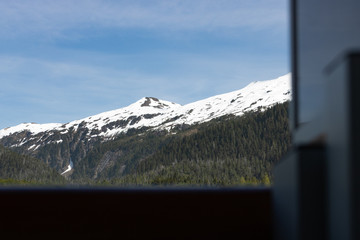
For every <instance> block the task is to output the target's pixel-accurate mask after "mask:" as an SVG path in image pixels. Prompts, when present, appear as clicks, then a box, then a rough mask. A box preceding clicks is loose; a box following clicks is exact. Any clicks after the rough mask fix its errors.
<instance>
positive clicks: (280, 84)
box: [0, 74, 291, 150]
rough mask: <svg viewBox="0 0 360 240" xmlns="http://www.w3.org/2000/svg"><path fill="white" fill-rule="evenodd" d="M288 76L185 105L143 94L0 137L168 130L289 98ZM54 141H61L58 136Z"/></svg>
mask: <svg viewBox="0 0 360 240" xmlns="http://www.w3.org/2000/svg"><path fill="white" fill-rule="evenodd" d="M290 78H291V75H290V74H286V75H284V76H281V77H279V78H277V79H273V80H267V81H257V82H252V83H250V84H248V85H247V86H246V87H244V88H242V89H240V90H236V91H233V92H229V93H225V94H220V95H216V96H213V97H209V98H206V99H203V100H199V101H196V102H193V103H189V104H185V105H180V104H177V103H173V102H169V101H166V100H160V99H158V98H155V97H144V98H141V99H140V100H138V101H136V102H135V103H133V104H131V105H129V106H127V107H124V108H119V109H116V110H111V111H107V112H103V113H99V114H96V115H93V116H89V117H86V118H82V119H79V120H75V121H71V122H69V123H65V124H63V123H47V124H36V123H22V124H19V125H17V126H13V127H9V128H4V129H1V130H0V139H3V138H5V137H8V136H11V135H14V134H19V133H22V132H26V133H27V134H25V135H26V137H25V138H22V139H21V141H18V142H16V143H14V144H12V145H11V146H10V147H19V146H22V145H24V144H25V143H26V141H27V140H29V139H32V138H36V135H39V134H41V133H45V132H51V131H57V132H58V133H60V134H66V133H68V132H69V131H77V130H78V129H79V128H86V129H87V130H88V131H87V133H86V139H87V140H88V141H89V140H91V139H92V138H101V139H102V140H108V139H112V138H114V137H115V136H117V135H119V134H121V133H126V132H127V131H128V130H129V129H141V128H149V129H153V130H167V131H169V132H170V131H172V130H173V129H174V128H175V127H176V126H179V125H184V124H187V125H192V124H197V123H203V122H207V121H210V120H212V119H214V118H218V117H222V116H224V115H230V114H231V115H235V116H241V115H242V114H244V113H245V112H248V111H252V110H264V109H266V108H268V107H270V106H272V105H274V104H275V103H282V102H285V101H288V100H290V99H291V87H290ZM30 136H31V137H30ZM56 141H57V143H60V142H61V139H58V140H56ZM56 141H55V142H56ZM59 141H60V142H59ZM55 142H54V141H53V142H51V143H55ZM30 147H32V148H33V149H34V148H36V147H38V146H36V145H35V146H34V145H31V146H30ZM30 147H29V148H30ZM29 150H30V149H29Z"/></svg>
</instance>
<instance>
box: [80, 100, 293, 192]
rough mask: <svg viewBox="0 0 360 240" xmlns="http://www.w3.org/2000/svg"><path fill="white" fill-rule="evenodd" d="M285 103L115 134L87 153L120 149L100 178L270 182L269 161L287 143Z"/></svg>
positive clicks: (118, 180)
mask: <svg viewBox="0 0 360 240" xmlns="http://www.w3.org/2000/svg"><path fill="white" fill-rule="evenodd" d="M287 107H288V103H284V104H278V105H275V106H274V107H272V108H270V109H268V110H266V111H264V112H249V113H247V114H245V115H244V116H242V117H234V116H226V117H223V118H220V119H216V120H213V121H211V122H208V123H204V124H201V125H196V126H192V127H189V128H188V129H187V130H185V131H181V132H179V133H178V134H176V135H168V134H164V133H163V134H161V133H156V135H155V133H148V134H146V135H142V136H141V137H139V136H137V137H134V138H133V139H132V140H130V141H129V140H128V139H127V138H120V139H118V140H117V141H114V142H112V143H107V144H104V145H101V147H98V148H96V150H95V151H93V152H92V153H91V154H90V155H89V157H90V158H91V159H93V160H95V159H96V157H94V155H92V154H98V157H97V158H100V157H101V156H104V153H105V152H109V151H110V149H112V150H113V151H114V152H118V153H119V152H121V154H120V155H121V156H122V157H119V159H121V161H117V162H116V163H117V164H115V165H114V166H113V167H112V168H111V171H108V172H106V174H103V175H101V176H102V177H100V178H98V182H101V183H104V184H115V185H123V186H126V185H188V184H190V185H201V186H213V185H220V186H233V185H239V184H240V185H241V184H270V183H271V182H272V169H273V167H274V165H275V164H276V163H278V161H279V160H280V158H281V157H282V156H283V155H284V154H285V153H286V151H287V150H288V148H289V146H290V134H289V127H288V112H287ZM133 142H136V146H135V147H133V144H132V143H133ZM129 149H131V150H130V151H129ZM114 152H113V153H114ZM129 152H130V154H129ZM86 162H89V161H86ZM95 165H96V164H95ZM104 173H105V172H104Z"/></svg>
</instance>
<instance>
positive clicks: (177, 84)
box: [0, 0, 289, 129]
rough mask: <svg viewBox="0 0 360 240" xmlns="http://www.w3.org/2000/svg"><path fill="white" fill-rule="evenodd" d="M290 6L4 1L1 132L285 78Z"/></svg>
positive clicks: (273, 2)
mask: <svg viewBox="0 0 360 240" xmlns="http://www.w3.org/2000/svg"><path fill="white" fill-rule="evenodd" d="M288 27H289V26H288V6H287V0H161V1H160V0H138V1H137V0H116V1H115V0H114V1H105V0H92V1H90V0H62V1H53V0H47V1H46V0H32V1H25V0H23V1H20V0H12V1H5V0H4V1H2V0H0V83H1V88H0V109H1V113H2V115H1V118H0V129H1V128H5V127H9V126H14V125H17V124H20V123H22V122H36V123H49V122H60V123H66V122H69V121H72V120H76V119H80V118H83V117H87V116H90V115H93V114H97V113H100V112H104V111H108V110H113V109H117V108H120V107H125V106H127V105H129V104H131V103H133V102H135V101H137V100H138V99H140V98H142V97H145V96H152V97H158V98H160V99H164V100H168V101H173V102H176V103H179V104H186V103H190V102H193V101H196V100H200V99H203V98H206V97H210V96H213V95H216V94H221V93H226V92H230V91H234V90H237V89H240V88H242V87H244V86H246V85H247V84H248V83H249V82H251V81H257V80H267V79H273V78H276V77H278V76H281V75H284V74H286V73H288V72H289V33H288Z"/></svg>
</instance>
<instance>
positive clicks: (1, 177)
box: [0, 145, 66, 185]
mask: <svg viewBox="0 0 360 240" xmlns="http://www.w3.org/2000/svg"><path fill="white" fill-rule="evenodd" d="M0 184H49V185H54V184H55V185H63V184H66V180H65V178H63V177H62V176H61V175H60V174H59V173H57V172H56V171H55V170H54V169H52V168H50V167H49V166H48V165H46V164H45V163H43V162H42V161H40V160H38V159H35V158H32V157H29V156H25V155H21V154H18V153H15V152H13V151H11V150H9V149H6V148H4V147H3V146H1V145H0Z"/></svg>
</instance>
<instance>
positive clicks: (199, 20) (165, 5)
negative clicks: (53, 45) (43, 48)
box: [0, 0, 287, 38]
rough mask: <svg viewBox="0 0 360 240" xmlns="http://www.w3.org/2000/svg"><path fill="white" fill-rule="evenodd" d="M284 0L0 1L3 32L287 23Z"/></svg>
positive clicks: (50, 33)
mask: <svg viewBox="0 0 360 240" xmlns="http://www.w3.org/2000/svg"><path fill="white" fill-rule="evenodd" d="M284 7H286V0H196V1H194V0H173V1H160V0H155V1H144V0H142V1H141V0H139V1H134V0H131V1H130V0H122V1H104V0H93V1H86V0H62V1H53V0H32V1H21V0H13V1H1V2H0V36H1V37H2V38H5V37H14V36H19V35H27V34H29V33H31V34H41V35H42V36H43V37H44V36H45V35H47V36H46V37H49V36H50V37H59V36H64V35H66V34H65V32H66V31H71V30H77V29H96V28H104V27H105V28H144V29H166V30H205V31H211V30H214V29H219V28H225V29H226V28H229V29H232V28H239V27H248V28H254V29H259V28H260V29H261V28H274V27H281V28H282V27H284V26H285V25H286V22H287V16H286V11H284Z"/></svg>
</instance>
